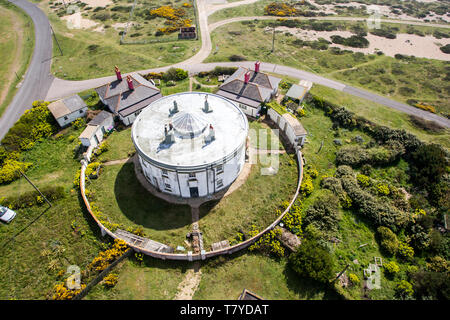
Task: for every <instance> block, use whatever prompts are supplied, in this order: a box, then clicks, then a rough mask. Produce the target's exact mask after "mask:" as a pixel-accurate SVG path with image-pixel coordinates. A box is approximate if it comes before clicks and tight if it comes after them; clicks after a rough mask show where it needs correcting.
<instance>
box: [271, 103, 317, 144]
mask: <svg viewBox="0 0 450 320" xmlns="http://www.w3.org/2000/svg"><path fill="white" fill-rule="evenodd" d="M267 115H268V116H269V117H270V119H271V120H272V121H273V122H275V123H276V124H277V126H278V128H280V130H281V131H283V132H284V133H285V134H286V136H287V137H288V139H289V142H290V143H291V144H292V145H294V146H300V147H301V146H303V144H304V143H305V139H306V135H307V134H308V133H307V132H306V130H305V128H304V127H303V125H302V124H301V123H300V121H298V120H297V118H295V117H294V116H293V115H291V114H290V113H285V114H283V115H280V114H279V113H278V112H276V111H275V110H273V109H269V110H268V111H267Z"/></svg>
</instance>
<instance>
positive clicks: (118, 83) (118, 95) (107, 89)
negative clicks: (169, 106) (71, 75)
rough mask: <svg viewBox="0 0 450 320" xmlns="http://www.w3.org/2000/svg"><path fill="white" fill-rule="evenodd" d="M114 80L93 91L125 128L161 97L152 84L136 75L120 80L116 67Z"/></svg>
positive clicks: (120, 76)
mask: <svg viewBox="0 0 450 320" xmlns="http://www.w3.org/2000/svg"><path fill="white" fill-rule="evenodd" d="M115 70H116V80H114V81H111V82H108V83H106V84H104V85H102V86H100V87H98V88H96V89H95V91H96V92H97V93H98V96H99V98H100V100H101V101H102V102H103V104H105V105H107V106H108V108H109V110H110V111H111V112H112V113H113V114H114V115H115V116H117V117H118V118H119V119H120V121H122V123H123V124H125V125H126V126H128V125H131V124H132V123H133V121H134V119H136V117H137V116H138V115H139V113H140V112H141V111H142V109H144V108H145V107H147V106H148V105H149V104H150V103H152V102H153V101H156V100H158V99H159V98H161V97H162V95H161V92H160V91H159V89H158V88H157V87H156V86H155V84H154V83H152V82H150V81H147V80H146V79H145V78H144V77H142V76H141V75H139V74H138V73H133V74H130V75H127V76H126V78H125V79H122V75H121V73H120V70H119V68H117V66H116V69H115Z"/></svg>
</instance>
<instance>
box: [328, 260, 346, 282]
mask: <svg viewBox="0 0 450 320" xmlns="http://www.w3.org/2000/svg"><path fill="white" fill-rule="evenodd" d="M348 267H350V265H349V264H347V265H346V266H345V268H344V269H343V270H342V271H341V272H339V274H338V275H337V277H336V278H335V279H334V280H333V281H332V282H335V281H336V280H337V279H339V277H340V276H342V274H343V273H344V272H345V270H347V268H348Z"/></svg>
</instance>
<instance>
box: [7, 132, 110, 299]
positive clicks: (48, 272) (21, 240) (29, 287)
mask: <svg viewBox="0 0 450 320" xmlns="http://www.w3.org/2000/svg"><path fill="white" fill-rule="evenodd" d="M80 130H82V129H80ZM80 130H78V131H76V130H73V129H71V128H69V129H66V130H65V134H64V135H63V136H62V138H60V139H54V138H47V139H45V140H44V141H42V142H40V143H38V144H36V146H35V147H34V148H33V149H31V150H29V151H26V152H24V153H23V154H22V157H23V159H25V160H26V161H30V162H33V163H34V166H33V167H32V168H31V169H30V170H28V171H27V175H28V177H29V178H30V179H31V181H32V182H33V183H35V184H36V185H37V186H38V187H40V188H42V187H45V186H55V185H61V186H63V187H64V189H65V191H66V197H65V198H64V199H61V200H58V201H55V202H54V203H53V207H52V208H50V209H49V210H48V211H45V209H46V206H45V205H43V206H34V207H31V208H27V209H20V210H16V212H17V216H16V218H15V219H14V220H13V221H12V222H11V223H10V224H8V225H6V224H3V223H1V224H0V243H1V244H2V245H3V244H5V243H6V242H7V241H8V240H9V239H11V237H13V236H14V235H16V234H17V233H18V232H20V231H22V230H24V228H26V229H25V230H24V231H23V232H21V233H20V234H19V235H18V236H17V237H16V238H15V240H14V241H12V242H9V244H8V245H7V246H6V247H5V248H2V255H1V258H0V281H1V283H2V286H1V288H0V298H1V299H13V298H14V299H45V298H46V295H47V294H48V293H49V292H50V291H51V289H52V288H53V286H54V285H55V284H56V283H57V282H58V281H60V280H61V278H59V277H58V276H57V274H58V272H60V271H61V270H63V271H65V270H66V268H67V267H68V266H69V265H78V266H80V267H81V268H83V267H85V266H86V265H87V264H88V263H90V261H91V259H92V258H94V257H95V255H96V254H97V253H98V251H99V250H100V249H101V242H102V241H103V238H101V237H100V234H99V230H98V227H97V226H96V225H94V224H93V223H92V219H91V218H90V217H89V215H87V214H86V211H85V210H84V206H83V205H82V201H81V200H80V198H79V195H78V193H77V192H76V191H75V190H71V189H72V181H73V178H74V176H75V173H76V171H77V170H78V169H79V167H80V163H79V162H78V160H77V159H73V154H72V148H73V146H75V145H76V144H77V140H76V139H75V140H74V141H73V142H72V143H70V142H69V136H70V135H74V136H75V137H78V134H79V133H80ZM29 190H33V187H32V186H31V185H29V184H28V182H26V181H25V179H24V178H21V179H19V180H16V181H15V182H13V183H11V184H9V185H2V186H0V195H1V196H9V195H17V194H21V193H23V192H26V191H29ZM44 211H45V212H44ZM41 214H43V215H42V216H41V217H39V216H40V215H41ZM38 217H39V218H38ZM36 218H38V219H37V220H36V221H35V222H34V223H32V222H33V221H34V220H35V219H36ZM72 221H75V222H76V223H77V225H79V227H80V228H81V230H83V232H84V235H81V234H79V233H75V232H73V230H72V228H71V223H72ZM30 223H32V224H31V225H30ZM56 241H58V242H59V243H60V249H61V252H60V253H59V254H58V253H56V252H53V253H51V254H50V255H48V256H45V255H44V252H45V251H44V250H45V249H52V246H51V244H52V243H54V242H56Z"/></svg>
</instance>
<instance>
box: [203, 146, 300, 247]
mask: <svg viewBox="0 0 450 320" xmlns="http://www.w3.org/2000/svg"><path fill="white" fill-rule="evenodd" d="M279 160H280V165H279V170H278V172H277V173H276V174H275V175H261V171H260V169H261V168H262V167H268V165H262V164H261V163H260V162H259V160H258V164H256V165H254V166H252V171H251V173H250V175H249V177H248V178H247V180H246V181H245V183H244V184H243V185H242V186H241V187H240V188H239V189H237V190H235V192H233V193H232V194H230V195H229V196H227V197H225V198H222V199H221V200H220V201H211V202H208V203H206V204H204V205H202V206H201V207H200V220H199V227H200V230H202V232H203V241H204V244H205V247H208V248H209V246H210V245H211V244H212V243H214V242H218V241H222V240H225V239H229V240H231V239H232V238H234V237H235V236H236V235H237V233H238V231H239V230H240V229H242V230H243V231H244V232H248V231H250V230H251V226H252V225H255V227H256V228H257V229H258V230H263V229H264V228H266V227H267V226H268V225H269V224H271V223H272V222H273V221H274V220H275V219H276V218H277V216H278V215H277V213H276V209H278V208H279V207H280V205H281V203H282V202H283V201H290V200H291V199H292V196H293V195H294V193H295V189H296V185H297V164H296V162H295V160H294V158H293V156H292V155H288V154H280V155H279Z"/></svg>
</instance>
